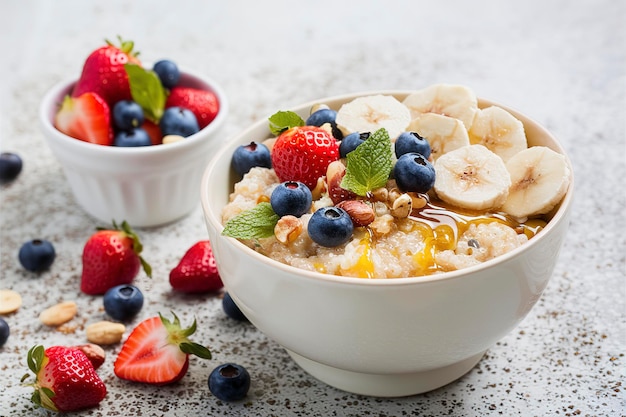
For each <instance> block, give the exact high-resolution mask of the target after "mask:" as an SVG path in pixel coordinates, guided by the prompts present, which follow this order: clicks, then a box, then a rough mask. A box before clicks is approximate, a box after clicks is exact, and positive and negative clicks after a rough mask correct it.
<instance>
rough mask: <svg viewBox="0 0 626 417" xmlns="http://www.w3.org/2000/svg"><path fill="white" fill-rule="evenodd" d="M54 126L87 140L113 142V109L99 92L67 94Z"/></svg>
mask: <svg viewBox="0 0 626 417" xmlns="http://www.w3.org/2000/svg"><path fill="white" fill-rule="evenodd" d="M54 127H56V128H57V129H58V130H59V131H61V132H63V133H65V134H66V135H68V136H71V137H73V138H75V139H80V140H82V141H85V142H90V143H96V144H98V145H111V144H113V129H112V128H111V110H110V107H109V105H108V104H107V103H106V101H104V99H103V98H102V97H100V96H99V95H98V94H97V93H92V92H88V93H84V94H82V95H79V96H76V95H75V96H73V97H70V96H66V97H65V98H64V99H63V103H62V104H61V107H60V108H59V111H58V112H57V113H56V115H55V117H54Z"/></svg>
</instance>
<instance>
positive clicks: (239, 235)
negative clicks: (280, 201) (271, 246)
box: [222, 202, 280, 239]
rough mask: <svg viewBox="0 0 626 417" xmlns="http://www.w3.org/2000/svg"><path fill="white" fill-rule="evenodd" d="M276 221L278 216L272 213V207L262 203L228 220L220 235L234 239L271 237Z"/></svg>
mask: <svg viewBox="0 0 626 417" xmlns="http://www.w3.org/2000/svg"><path fill="white" fill-rule="evenodd" d="M278 219H280V216H278V214H276V213H275V212H274V209H272V205H271V204H270V203H267V202H262V203H259V204H257V205H256V206H254V207H253V208H251V209H249V210H246V211H243V212H241V213H239V214H238V215H237V216H235V217H233V218H232V219H230V220H228V221H227V222H226V224H225V225H224V230H223V231H222V235H223V236H230V237H234V238H236V239H260V238H265V237H271V236H274V227H275V226H276V223H278Z"/></svg>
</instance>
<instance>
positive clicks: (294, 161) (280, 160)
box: [272, 126, 339, 189]
mask: <svg viewBox="0 0 626 417" xmlns="http://www.w3.org/2000/svg"><path fill="white" fill-rule="evenodd" d="M337 159H339V145H338V143H337V140H336V139H335V138H334V137H333V136H332V135H331V134H330V133H328V132H327V131H326V130H324V129H322V128H320V127H315V126H296V127H292V128H290V129H287V130H285V131H284V132H282V133H281V134H280V136H278V138H277V139H276V142H275V143H274V147H273V148H272V166H273V167H274V171H275V172H276V175H278V178H279V179H280V181H281V182H284V181H300V182H302V183H304V184H306V185H307V186H308V187H309V188H310V189H314V188H315V186H316V185H317V180H318V178H319V177H321V176H324V175H325V174H326V169H327V168H328V165H329V164H330V163H331V162H333V161H336V160H337Z"/></svg>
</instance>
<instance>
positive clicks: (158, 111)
mask: <svg viewBox="0 0 626 417" xmlns="http://www.w3.org/2000/svg"><path fill="white" fill-rule="evenodd" d="M124 69H125V70H126V74H128V84H129V85H130V94H131V96H132V97H133V100H134V101H136V102H137V104H139V105H140V106H141V108H142V109H143V112H144V115H145V117H146V119H148V120H150V121H151V122H153V123H159V120H161V116H163V109H164V108H165V101H166V100H167V94H166V93H165V89H164V88H163V85H162V84H161V80H159V76H158V75H157V74H156V72H154V71H151V70H147V69H144V68H142V67H140V66H139V65H137V64H124Z"/></svg>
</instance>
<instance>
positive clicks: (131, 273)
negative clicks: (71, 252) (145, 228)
mask: <svg viewBox="0 0 626 417" xmlns="http://www.w3.org/2000/svg"><path fill="white" fill-rule="evenodd" d="M142 250H143V246H142V245H141V242H140V241H139V237H138V236H137V235H136V234H135V232H133V230H132V229H131V228H130V226H129V225H128V223H127V222H126V221H124V222H122V224H121V226H118V225H117V224H116V223H115V222H113V228H112V229H102V228H99V229H98V231H97V232H96V233H94V234H93V235H92V236H91V237H90V238H89V240H88V241H87V243H85V247H84V248H83V271H82V275H81V281H80V289H81V291H83V292H84V293H85V294H90V295H96V294H104V293H105V292H106V291H107V290H108V289H109V288H112V287H114V286H116V285H120V284H130V283H131V282H132V281H133V279H134V278H135V277H136V276H137V274H138V273H139V268H140V267H143V270H144V271H145V273H146V274H147V275H148V276H151V275H152V270H151V267H150V265H149V264H148V263H147V262H146V261H145V260H144V259H143V258H142V257H141V256H140V253H141V252H142Z"/></svg>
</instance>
